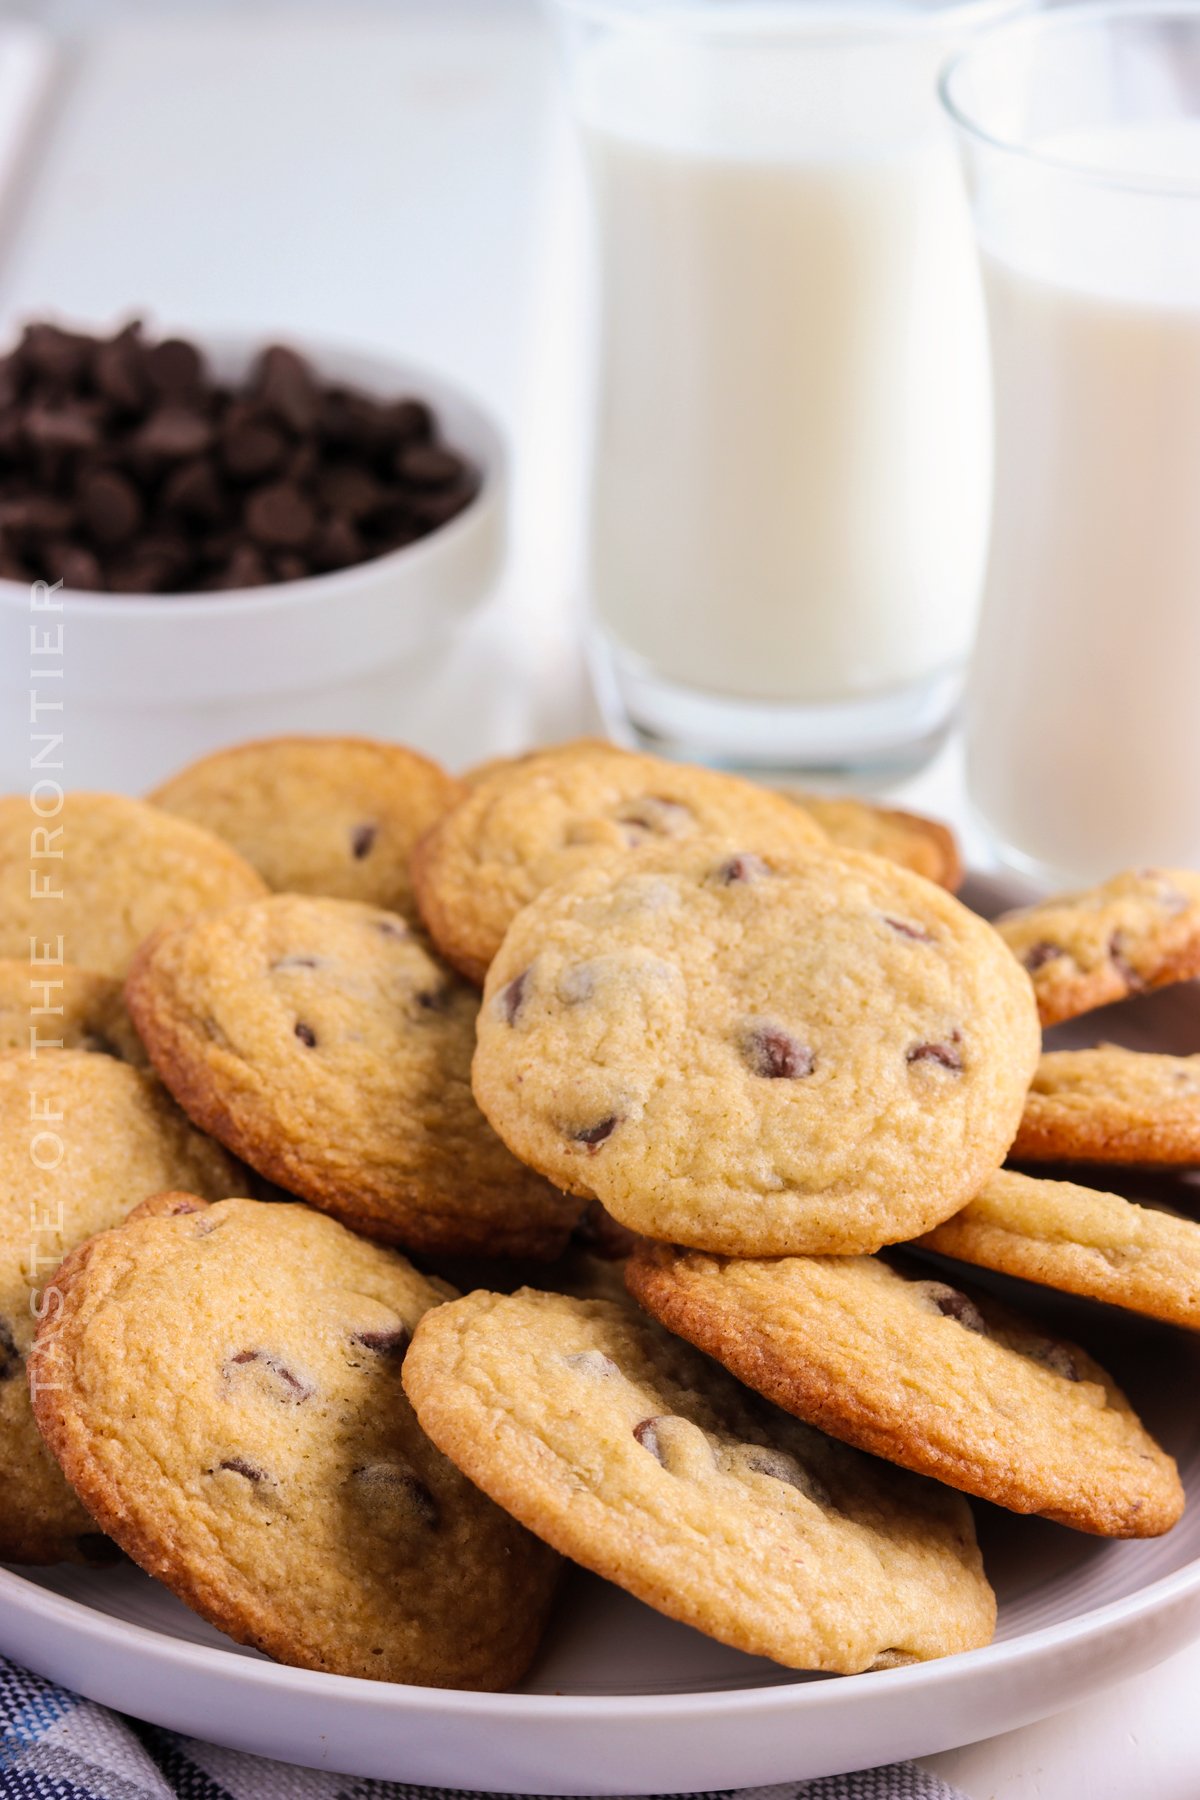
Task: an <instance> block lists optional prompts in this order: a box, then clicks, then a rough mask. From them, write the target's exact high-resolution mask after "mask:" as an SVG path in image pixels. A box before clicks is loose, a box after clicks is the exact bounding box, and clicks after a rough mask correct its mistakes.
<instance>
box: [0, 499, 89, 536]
mask: <svg viewBox="0 0 1200 1800" xmlns="http://www.w3.org/2000/svg"><path fill="white" fill-rule="evenodd" d="M74 522H75V513H74V508H73V507H72V506H71V505H69V504H68V502H67V501H65V500H59V499H56V498H55V497H54V496H53V495H50V494H22V495H19V496H16V497H14V498H12V499H10V500H0V530H2V531H3V532H4V533H5V536H6V537H10V538H17V539H29V538H39V537H55V538H56V537H58V535H59V534H60V532H67V531H70V530H71V527H72V525H73V524H74Z"/></svg>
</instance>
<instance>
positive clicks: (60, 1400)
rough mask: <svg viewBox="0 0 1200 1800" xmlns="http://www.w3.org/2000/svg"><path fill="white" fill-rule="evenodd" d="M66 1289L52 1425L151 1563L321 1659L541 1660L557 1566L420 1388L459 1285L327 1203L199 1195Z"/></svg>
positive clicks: (339, 1662)
mask: <svg viewBox="0 0 1200 1800" xmlns="http://www.w3.org/2000/svg"><path fill="white" fill-rule="evenodd" d="M59 1285H60V1287H61V1289H62V1293H63V1307H62V1310H61V1314H60V1316H59V1317H58V1319H57V1320H56V1321H55V1322H54V1323H53V1325H51V1324H49V1323H48V1324H47V1325H46V1326H45V1327H43V1329H42V1332H41V1335H40V1336H39V1341H38V1347H37V1351H36V1356H35V1370H36V1373H37V1374H38V1376H39V1378H40V1387H39V1393H38V1400H37V1411H38V1420H39V1423H40V1425H41V1428H42V1431H43V1433H44V1434H45V1436H46V1438H47V1441H48V1442H49V1444H50V1445H51V1447H52V1449H53V1450H54V1453H55V1455H56V1456H57V1457H58V1459H59V1461H60V1462H61V1464H62V1466H63V1468H64V1470H65V1471H66V1473H67V1475H68V1477H69V1478H70V1480H71V1481H72V1482H73V1483H74V1485H75V1486H76V1488H77V1489H78V1490H79V1492H80V1493H81V1495H82V1496H83V1498H84V1499H85V1501H86V1502H87V1504H88V1506H89V1507H90V1508H91V1509H92V1511H93V1512H94V1514H95V1515H96V1517H97V1519H98V1520H99V1521H100V1523H101V1524H102V1525H103V1526H104V1527H105V1528H106V1529H107V1530H108V1531H109V1532H110V1533H111V1534H112V1536H113V1537H114V1538H115V1539H116V1541H117V1542H118V1543H119V1544H120V1545H121V1547H122V1548H123V1549H124V1550H125V1551H126V1552H127V1553H128V1554H129V1555H130V1556H132V1557H133V1558H134V1560H135V1561H136V1562H138V1563H139V1564H140V1565H141V1567H142V1568H144V1569H146V1570H147V1571H148V1572H149V1573H150V1574H152V1575H154V1576H156V1577H157V1578H158V1579H159V1580H160V1581H163V1582H164V1583H165V1584H166V1585H167V1586H168V1587H169V1588H171V1589H172V1591H173V1592H174V1593H176V1594H177V1595H178V1596H179V1597H180V1599H182V1600H184V1601H186V1603H187V1604H188V1605H189V1606H191V1607H192V1608H193V1609H194V1610H195V1611H197V1612H198V1613H200V1614H201V1615H202V1616H203V1617H204V1618H206V1619H208V1620H209V1621H210V1622H211V1623H212V1624H214V1625H216V1626H218V1627H219V1628H220V1629H221V1630H222V1631H226V1632H228V1633H229V1634H230V1636H232V1637H234V1638H236V1639H237V1640H238V1642H240V1643H246V1644H253V1645H255V1646H256V1647H257V1648H259V1649H261V1650H265V1651H266V1652H267V1653H268V1655H271V1656H274V1657H276V1658H278V1659H279V1660H280V1661H283V1662H289V1663H296V1664H299V1665H300V1666H302V1667H304V1668H311V1669H323V1670H329V1671H332V1672H335V1673H338V1674H343V1675H359V1676H368V1677H373V1678H376V1679H379V1680H386V1681H405V1682H416V1683H420V1684H426V1685H432V1686H438V1687H472V1688H494V1687H502V1686H505V1685H507V1684H508V1683H510V1682H512V1681H514V1680H516V1679H517V1678H518V1677H519V1676H520V1675H521V1674H522V1673H523V1671H524V1669H525V1666H526V1665H527V1663H528V1662H529V1660H530V1658H531V1657H532V1655H533V1652H534V1650H535V1648H536V1645H537V1641H538V1637H539V1635H540V1632H541V1626H542V1622H543V1619H544V1616H545V1613H546V1610H547V1607H548V1605H549V1601H550V1597H551V1592H552V1588H553V1584H554V1580H555V1574H556V1559H555V1558H554V1557H553V1556H552V1555H551V1554H550V1552H549V1551H547V1550H546V1549H545V1547H544V1546H543V1545H542V1544H540V1543H539V1542H537V1540H536V1539H535V1538H533V1537H532V1536H530V1535H529V1534H528V1533H526V1532H524V1531H522V1530H521V1528H520V1526H519V1525H517V1524H516V1523H515V1522H514V1521H513V1520H512V1519H510V1518H509V1517H507V1516H506V1515H505V1514H504V1513H503V1512H501V1511H500V1509H499V1508H498V1507H495V1506H493V1505H492V1503H491V1502H490V1501H489V1500H486V1499H485V1498H484V1497H483V1496H482V1495H481V1494H480V1493H478V1492H477V1490H476V1489H475V1488H474V1487H472V1486H471V1484H470V1483H469V1482H468V1481H466V1480H465V1479H464V1478H463V1476H462V1475H460V1474H459V1472H458V1470H457V1469H456V1468H454V1467H453V1465H452V1464H451V1463H450V1462H449V1461H447V1459H446V1458H445V1457H444V1456H441V1455H440V1454H439V1453H438V1451H437V1450H436V1449H435V1448H434V1446H433V1444H432V1443H430V1441H429V1439H428V1438H427V1437H426V1436H425V1434H424V1433H423V1432H422V1431H421V1429H420V1427H419V1426H418V1424H417V1422H416V1419H415V1417H414V1416H413V1413H412V1409H411V1407H410V1406H409V1404H408V1402H407V1400H406V1399H405V1396H404V1390H403V1387H402V1385H401V1368H402V1364H403V1359H404V1354H405V1350H406V1347H407V1344H408V1341H409V1338H410V1336H411V1334H412V1332H413V1330H414V1329H415V1328H416V1326H417V1323H418V1320H419V1319H420V1318H421V1316H422V1314H423V1313H425V1311H426V1310H427V1309H428V1308H430V1307H436V1306H437V1305H438V1304H439V1303H440V1302H442V1301H443V1300H444V1299H445V1298H446V1297H447V1295H448V1294H451V1293H452V1292H453V1290H452V1289H448V1288H446V1287H445V1286H444V1285H443V1284H442V1283H438V1282H434V1281H431V1280H428V1279H427V1278H425V1277H424V1276H422V1275H419V1274H418V1273H417V1271H416V1270H415V1269H414V1268H413V1267H412V1266H411V1265H410V1264H409V1263H408V1262H406V1261H405V1259H404V1258H403V1257H402V1256H399V1255H398V1254H397V1253H395V1252H394V1251H391V1250H387V1249H385V1248H383V1247H382V1246H381V1245H378V1244H371V1243H368V1242H367V1241H366V1240H365V1239H362V1238H358V1237H355V1236H354V1235H353V1234H352V1233H350V1232H348V1231H346V1230H344V1229H343V1227H341V1226H340V1225H338V1224H336V1223H335V1222H334V1221H333V1220H332V1219H327V1218H325V1217H323V1216H322V1215H321V1214H319V1213H315V1212H313V1211H312V1210H311V1209H310V1208H309V1207H306V1206H301V1205H287V1204H278V1205H264V1204H261V1203H259V1202H256V1201H253V1200H242V1199H233V1200H227V1201H224V1202H221V1203H220V1204H218V1205H215V1206H212V1207H207V1206H205V1205H204V1204H203V1203H202V1202H194V1201H192V1200H191V1199H190V1197H189V1196H186V1195H171V1196H163V1197H162V1198H161V1199H160V1201H159V1202H158V1203H157V1204H153V1205H151V1206H150V1207H147V1208H143V1209H141V1211H140V1213H139V1214H138V1215H135V1216H134V1217H133V1218H131V1219H130V1220H129V1221H128V1222H127V1223H125V1224H122V1225H119V1226H118V1227H116V1229H114V1230H111V1231H107V1232H105V1233H103V1234H102V1235H101V1236H99V1237H96V1238H93V1239H92V1240H91V1241H90V1243H88V1244H86V1245H84V1246H83V1247H82V1248H81V1249H79V1250H77V1251H76V1252H74V1253H73V1254H72V1255H71V1257H70V1258H69V1259H68V1261H67V1263H66V1264H65V1265H64V1267H63V1269H62V1270H61V1271H60V1275H59ZM131 1394H136V1395H137V1404H136V1406H131V1405H130V1404H129V1397H130V1395H131Z"/></svg>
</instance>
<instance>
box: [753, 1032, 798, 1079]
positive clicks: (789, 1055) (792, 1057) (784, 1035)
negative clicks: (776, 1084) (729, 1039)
mask: <svg viewBox="0 0 1200 1800" xmlns="http://www.w3.org/2000/svg"><path fill="white" fill-rule="evenodd" d="M742 1055H743V1057H744V1058H745V1060H746V1062H747V1063H748V1064H749V1066H750V1068H751V1069H752V1070H753V1072H754V1073H755V1074H756V1075H761V1076H763V1077H764V1078H765V1079H766V1080H768V1081H800V1080H802V1079H803V1077H804V1076H805V1075H811V1074H812V1072H813V1069H814V1068H815V1067H816V1058H815V1056H814V1055H813V1053H812V1051H811V1050H810V1049H809V1047H808V1045H807V1044H802V1043H801V1042H800V1040H799V1039H798V1038H795V1037H793V1036H792V1034H791V1032H790V1031H785V1030H784V1028H783V1026H782V1025H755V1026H753V1027H751V1029H750V1030H749V1031H747V1032H746V1033H745V1035H744V1037H743V1038H742Z"/></svg>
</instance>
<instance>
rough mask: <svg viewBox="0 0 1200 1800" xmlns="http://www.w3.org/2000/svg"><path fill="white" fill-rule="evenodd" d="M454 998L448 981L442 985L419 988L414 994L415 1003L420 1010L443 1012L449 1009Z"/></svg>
mask: <svg viewBox="0 0 1200 1800" xmlns="http://www.w3.org/2000/svg"><path fill="white" fill-rule="evenodd" d="M453 998H454V989H453V987H452V986H451V985H450V983H449V982H447V983H446V984H445V986H444V987H438V988H421V989H420V990H419V991H418V993H417V996H416V1000H417V1005H418V1006H419V1007H420V1008H421V1011H422V1012H429V1013H444V1012H447V1011H448V1010H449V1007H450V1002H451V1001H452V1000H453Z"/></svg>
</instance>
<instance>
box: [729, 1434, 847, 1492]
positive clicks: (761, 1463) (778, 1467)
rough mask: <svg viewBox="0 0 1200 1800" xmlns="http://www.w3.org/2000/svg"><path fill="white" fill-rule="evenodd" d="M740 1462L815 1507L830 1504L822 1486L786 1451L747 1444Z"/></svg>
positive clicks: (763, 1445)
mask: <svg viewBox="0 0 1200 1800" xmlns="http://www.w3.org/2000/svg"><path fill="white" fill-rule="evenodd" d="M741 1460H742V1462H743V1464H744V1465H745V1467H746V1468H748V1469H752V1470H753V1471H754V1473H755V1474H756V1475H769V1476H770V1477H771V1479H772V1480H773V1481H782V1482H784V1483H785V1484H786V1486H788V1487H793V1488H795V1489H796V1490H797V1492H798V1493H801V1494H803V1495H804V1496H805V1498H806V1499H809V1500H812V1501H813V1502H814V1503H815V1504H816V1505H817V1506H825V1507H828V1506H830V1505H831V1504H832V1502H831V1500H830V1496H829V1493H828V1490H827V1489H826V1488H825V1486H824V1484H823V1483H822V1482H820V1481H818V1480H817V1478H816V1476H815V1475H813V1474H811V1473H810V1472H809V1471H808V1470H807V1469H805V1468H804V1467H803V1465H802V1464H801V1463H800V1462H799V1461H798V1460H797V1458H796V1457H794V1456H792V1455H791V1454H790V1452H788V1451H787V1450H774V1449H771V1448H770V1447H769V1446H768V1445H765V1444H747V1445H746V1446H745V1447H744V1449H743V1450H742V1456H741Z"/></svg>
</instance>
